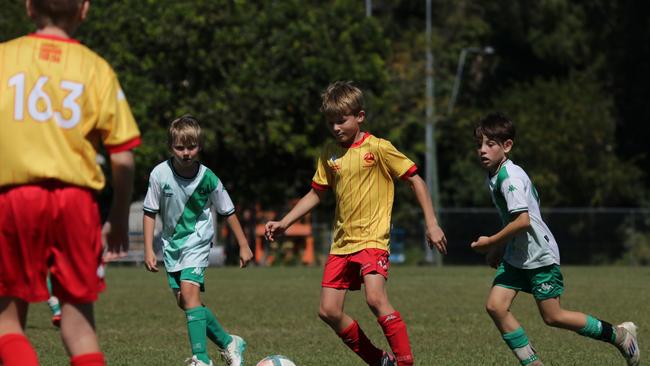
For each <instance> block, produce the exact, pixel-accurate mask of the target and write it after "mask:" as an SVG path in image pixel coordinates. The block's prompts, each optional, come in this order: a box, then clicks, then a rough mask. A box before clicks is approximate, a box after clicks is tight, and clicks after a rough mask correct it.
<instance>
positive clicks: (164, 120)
mask: <svg viewBox="0 0 650 366" xmlns="http://www.w3.org/2000/svg"><path fill="white" fill-rule="evenodd" d="M2 8H3V11H2V14H1V15H0V39H1V40H6V39H10V38H13V37H16V36H19V35H21V34H24V33H26V32H28V31H31V30H33V27H32V26H31V25H30V23H29V22H28V20H27V19H26V16H25V15H24V4H23V3H22V2H14V1H7V0H5V1H3V4H2ZM642 8H643V5H642V2H641V1H634V0H619V1H614V2H612V1H604V0H598V1H578V2H576V1H568V0H547V1H537V2H532V3H531V2H529V1H525V0H518V1H512V0H508V1H506V0H499V1H492V2H482V1H477V0H463V1H448V0H447V1H442V0H435V1H433V9H434V14H433V36H432V44H433V53H434V56H435V75H434V77H435V89H436V94H435V100H436V111H437V112H438V113H436V117H437V118H436V119H437V125H436V126H437V128H436V131H437V132H436V138H437V141H438V146H439V151H438V153H439V154H438V160H439V165H440V181H441V187H442V189H441V198H442V204H443V205H444V206H476V205H480V206H482V205H489V201H488V196H487V195H486V194H485V192H484V187H483V173H482V172H481V171H480V168H479V167H478V165H477V164H476V162H475V160H476V159H475V158H474V155H475V152H474V146H473V141H472V137H471V136H472V126H473V124H474V123H475V122H476V120H477V119H478V118H480V116H481V115H484V114H485V113H487V112H489V111H493V110H501V111H503V112H505V113H506V114H508V115H510V116H511V117H512V118H513V119H514V121H515V122H516V124H517V125H518V127H519V137H518V140H517V141H516V145H515V149H514V153H513V157H514V159H515V160H516V162H518V163H520V164H521V165H523V166H524V167H525V168H526V169H527V170H528V171H529V173H530V174H531V176H532V178H533V181H534V182H536V184H537V186H538V190H539V191H540V192H541V196H542V200H543V203H544V204H545V205H553V206H584V205H596V206H608V205H609V206H642V205H643V202H645V200H646V198H647V193H648V192H647V187H648V182H649V180H648V179H649V178H648V176H647V175H644V170H645V167H647V166H648V164H649V163H650V157H649V155H650V154H648V149H647V141H648V139H649V138H650V136H649V132H648V131H649V130H650V128H649V127H648V122H649V121H650V110H649V108H650V107H649V106H648V105H649V103H647V102H646V100H647V95H648V94H649V89H650V86H649V85H650V80H648V78H649V77H650V76H649V75H650V70H648V68H649V67H650V66H649V65H650V63H648V62H644V61H642V60H644V59H645V60H647V59H648V53H649V50H648V44H650V31H649V29H650V26H649V24H648V23H649V20H648V17H647V16H646V17H642V16H641V14H642V13H643V11H642V10H641V9H642ZM424 11H425V6H424V1H411V0H375V1H374V8H373V16H372V17H369V18H368V17H365V7H364V4H363V2H359V1H357V0H336V1H328V2H321V1H299V0H282V1H246V0H191V1H178V0H157V1H154V0H144V1H143V0H122V1H110V0H93V2H92V6H91V13H90V17H89V21H88V22H87V23H86V24H84V25H82V27H81V28H80V30H79V32H78V33H77V37H78V38H79V39H80V40H82V41H83V42H84V43H86V44H87V45H89V46H90V47H91V48H93V49H95V50H96V51H97V52H98V53H100V54H101V55H102V56H104V57H105V58H106V59H107V60H109V62H110V63H111V64H112V65H113V66H114V68H115V69H116V71H117V72H118V74H119V76H120V80H121V82H122V84H123V88H124V90H125V92H126V94H127V96H128V99H129V101H130V103H131V107H132V109H133V111H134V114H135V116H136V118H137V120H138V122H139V124H140V126H141V129H142V131H143V133H144V144H143V145H142V147H141V148H139V149H138V156H137V157H138V160H137V161H138V172H137V190H136V192H137V194H138V195H143V194H144V187H145V185H146V179H147V175H148V172H149V170H150V169H151V168H152V167H153V165H154V164H155V163H156V162H158V161H160V160H162V159H163V158H165V156H166V155H167V150H166V146H165V143H164V141H165V134H166V130H165V128H166V126H167V125H168V123H169V122H170V120H171V119H173V118H174V117H176V116H179V115H182V114H186V113H190V114H194V115H196V116H197V117H198V118H199V119H200V120H201V121H202V123H203V125H204V127H205V131H206V143H205V148H204V152H203V160H204V162H205V163H206V164H207V165H208V166H210V167H212V168H214V170H215V171H216V172H217V174H218V175H219V176H220V177H221V178H222V179H223V180H224V182H226V184H227V185H228V187H229V188H230V189H231V193H232V195H233V196H234V198H235V201H236V202H238V203H240V204H250V203H254V202H262V203H263V204H265V205H269V204H274V205H278V204H282V203H284V202H286V200H287V198H289V197H295V196H298V195H301V194H303V193H304V192H305V191H306V190H307V189H308V184H309V180H310V178H311V176H312V174H313V160H314V157H315V156H316V152H317V150H318V147H319V146H320V145H321V144H322V142H323V141H324V140H325V139H326V138H327V131H326V129H325V127H324V124H323V122H322V117H321V116H320V114H319V112H318V107H319V104H320V93H321V91H322V90H323V89H324V88H325V86H326V85H327V84H328V83H329V82H331V81H334V80H337V79H348V80H355V81H357V82H358V84H359V85H360V86H362V88H363V89H364V90H365V91H366V93H367V110H368V115H369V122H368V123H367V126H366V127H367V129H368V130H370V131H371V132H373V133H374V134H376V135H378V136H380V137H385V138H388V139H390V140H391V141H393V142H394V144H395V145H396V146H397V147H398V148H400V149H401V150H402V151H404V152H405V153H407V155H409V156H411V157H412V158H413V159H414V160H415V161H416V163H418V165H420V166H423V165H424V150H425V149H424V148H425V146H424V139H423V135H424V106H425V99H424V94H425V93H424V75H425V72H424V69H425V67H424V66H425V65H424V61H425V58H424V50H425V38H424V25H425V24H424V19H425V16H424ZM485 45H491V46H493V47H494V48H495V49H496V52H495V53H494V54H492V55H480V54H477V53H470V54H469V55H468V58H467V62H466V64H465V68H464V71H465V73H464V78H463V80H462V82H461V93H460V98H459V99H458V103H457V105H456V108H455V113H454V114H452V115H446V113H445V111H446V105H447V102H448V101H449V96H450V94H451V93H450V92H451V88H452V85H453V82H454V77H455V74H456V67H457V62H458V55H459V53H460V51H461V50H462V49H463V48H465V47H474V46H479V47H483V46H485Z"/></svg>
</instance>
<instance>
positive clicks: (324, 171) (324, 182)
mask: <svg viewBox="0 0 650 366" xmlns="http://www.w3.org/2000/svg"><path fill="white" fill-rule="evenodd" d="M325 156H326V154H321V156H320V157H319V158H318V162H317V163H316V173H314V177H313V178H312V180H311V187H312V188H313V189H315V190H318V191H326V190H328V189H330V188H331V187H332V184H331V183H332V177H331V174H330V172H329V167H328V166H327V161H326V158H325Z"/></svg>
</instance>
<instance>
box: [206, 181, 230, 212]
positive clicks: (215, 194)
mask: <svg viewBox="0 0 650 366" xmlns="http://www.w3.org/2000/svg"><path fill="white" fill-rule="evenodd" d="M210 201H211V202H212V205H213V206H214V208H215V210H216V211H217V213H218V214H219V215H222V216H228V215H232V214H233V213H235V205H234V204H233V203H232V200H231V199H230V195H228V191H226V188H225V187H224V186H223V183H221V180H219V181H218V182H217V188H215V189H214V190H213V191H212V193H210Z"/></svg>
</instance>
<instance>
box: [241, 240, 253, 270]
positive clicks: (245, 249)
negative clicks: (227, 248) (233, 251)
mask: <svg viewBox="0 0 650 366" xmlns="http://www.w3.org/2000/svg"><path fill="white" fill-rule="evenodd" d="M251 259H253V252H252V251H251V248H250V247H249V246H248V243H244V244H243V245H241V244H240V245H239V268H244V267H246V265H247V264H248V262H250V261H251Z"/></svg>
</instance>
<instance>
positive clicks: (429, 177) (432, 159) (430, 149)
mask: <svg viewBox="0 0 650 366" xmlns="http://www.w3.org/2000/svg"><path fill="white" fill-rule="evenodd" d="M426 11H427V14H426V18H427V22H426V23H427V24H426V58H427V60H426V131H425V142H426V183H427V187H428V188H429V192H430V194H431V197H432V202H433V207H434V208H435V209H436V211H437V212H438V213H439V212H440V197H439V189H438V162H437V157H436V140H435V139H434V127H435V110H434V108H435V105H434V95H433V52H432V51H431V0H427V9H426ZM425 242H426V239H425ZM426 253H427V255H426V257H425V261H427V262H435V264H436V265H437V266H442V256H441V255H440V253H439V252H438V251H437V250H435V249H434V250H427V251H426ZM433 256H435V258H434V257H433Z"/></svg>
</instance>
